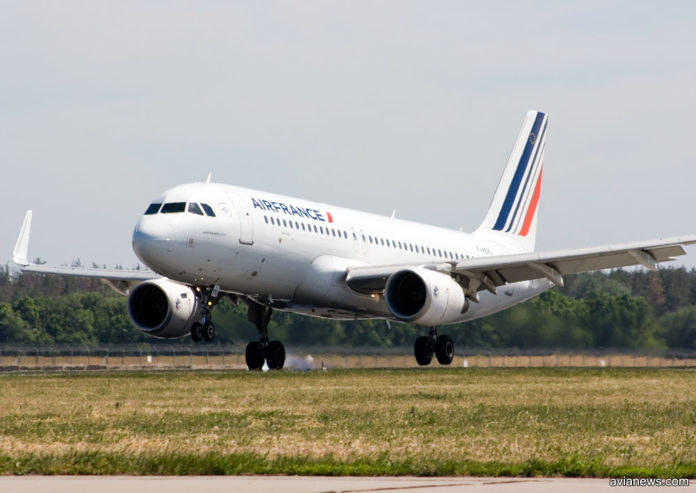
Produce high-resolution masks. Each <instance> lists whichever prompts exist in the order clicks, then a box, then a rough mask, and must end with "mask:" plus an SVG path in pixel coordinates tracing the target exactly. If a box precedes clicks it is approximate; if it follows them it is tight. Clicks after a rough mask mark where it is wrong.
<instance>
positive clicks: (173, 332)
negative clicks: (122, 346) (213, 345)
mask: <svg viewBox="0 0 696 493" xmlns="http://www.w3.org/2000/svg"><path fill="white" fill-rule="evenodd" d="M199 312H200V310H199V307H198V299H197V298H196V295H195V293H194V292H193V290H192V289H191V288H190V287H188V286H185V285H183V284H179V283H177V282H174V281H170V280H169V279H155V280H153V281H145V282H142V283H140V284H138V285H137V286H136V287H135V288H133V290H132V291H131V293H130V295H129V296H128V315H130V318H131V321H132V322H133V324H135V326H136V327H137V328H138V329H139V330H141V331H142V332H145V333H146V334H148V335H151V336H155V337H162V338H166V339H171V338H174V337H182V336H185V335H187V334H188V333H189V331H190V330H191V325H192V324H193V323H194V322H195V321H196V319H197V316H198V315H199Z"/></svg>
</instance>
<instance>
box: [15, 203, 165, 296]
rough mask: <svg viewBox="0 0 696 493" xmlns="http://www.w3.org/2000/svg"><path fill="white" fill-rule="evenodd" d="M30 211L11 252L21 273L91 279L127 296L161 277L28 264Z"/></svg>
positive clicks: (128, 271) (133, 272) (117, 270)
mask: <svg viewBox="0 0 696 493" xmlns="http://www.w3.org/2000/svg"><path fill="white" fill-rule="evenodd" d="M31 218H32V212H31V210H29V211H27V213H26V215H25V216H24V223H22V229H21V230H20V232H19V237H18V238H17V243H16V244H15V247H14V250H13V252H12V261H13V262H14V263H15V264H17V265H19V267H20V268H21V269H22V272H36V273H40V274H55V275H60V276H76V277H92V278H97V279H101V280H102V281H103V282H104V283H105V284H107V285H108V286H109V287H111V288H112V289H114V290H115V291H116V292H118V293H119V294H128V292H129V291H130V289H132V288H133V287H134V286H135V285H137V284H140V283H141V282H143V281H147V280H150V279H157V278H159V277H161V276H159V275H157V274H155V273H154V272H152V271H148V270H134V269H129V270H126V269H97V268H91V267H54V266H49V265H43V264H35V263H32V262H29V259H28V256H29V236H30V234H31Z"/></svg>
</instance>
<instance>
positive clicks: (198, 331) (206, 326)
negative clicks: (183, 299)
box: [191, 286, 220, 342]
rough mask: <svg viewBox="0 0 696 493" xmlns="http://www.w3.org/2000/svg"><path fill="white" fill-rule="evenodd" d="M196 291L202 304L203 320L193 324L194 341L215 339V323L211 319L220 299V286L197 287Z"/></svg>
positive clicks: (192, 335) (192, 334) (192, 336)
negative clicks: (213, 309)
mask: <svg viewBox="0 0 696 493" xmlns="http://www.w3.org/2000/svg"><path fill="white" fill-rule="evenodd" d="M195 292H196V297H197V298H198V302H199V304H200V306H201V321H200V322H194V323H193V325H191V339H192V340H193V342H200V341H202V340H205V341H206V342H210V341H212V340H213V339H215V325H214V324H213V322H212V321H211V309H212V308H213V307H214V306H215V305H216V304H217V302H218V301H219V298H218V295H219V294H220V286H214V287H208V288H204V289H201V288H196V289H195Z"/></svg>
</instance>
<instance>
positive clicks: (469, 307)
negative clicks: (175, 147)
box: [13, 110, 696, 370]
mask: <svg viewBox="0 0 696 493" xmlns="http://www.w3.org/2000/svg"><path fill="white" fill-rule="evenodd" d="M547 129H548V116H547V115H546V114H545V113H543V112H539V111H533V110H532V111H529V112H528V113H527V115H526V118H525V120H524V122H523V125H522V129H521V130H520V133H519V135H518V138H517V140H516V142H515V145H514V147H513V149H512V152H511V154H510V158H509V160H508V162H507V165H506V167H505V169H504V171H503V174H502V177H501V179H500V181H499V183H498V187H497V189H496V191H495V194H494V195H493V199H492V201H491V203H490V206H489V208H488V211H487V213H486V215H485V217H484V219H483V222H482V223H481V225H480V226H479V227H478V229H476V231H474V232H473V233H463V232H460V231H453V230H448V229H444V228H440V227H435V226H431V225H427V224H419V223H415V222H410V221H405V220H402V219H396V218H395V217H393V215H392V217H388V216H380V215H376V214H370V213H366V212H360V211H356V210H352V209H347V208H342V207H336V206H333V205H328V204H323V203H317V202H312V201H309V200H304V199H301V198H294V197H287V196H283V195H278V194H274V193H269V192H264V191H259V190H251V189H247V188H242V187H239V186H232V185H225V184H220V183H211V181H210V176H208V180H206V182H203V183H191V184H186V185H180V186H176V187H174V188H171V189H169V190H167V191H165V192H164V193H163V194H162V195H160V196H159V197H157V198H156V199H154V200H152V201H151V203H150V205H149V206H148V207H147V208H146V210H145V213H144V215H143V216H142V217H141V218H140V220H139V221H138V223H137V224H136V226H135V230H134V232H133V238H132V245H133V250H134V252H135V254H136V255H137V256H138V258H139V259H140V260H141V261H142V262H143V263H144V264H145V265H146V266H147V267H148V268H149V269H151V271H146V270H107V269H89V268H82V267H52V266H47V265H44V264H41V265H39V264H35V263H31V262H29V261H28V248H29V236H30V230H31V219H32V212H31V211H27V214H26V216H25V219H24V223H23V225H22V229H21V230H20V234H19V237H18V239H17V243H16V246H15V249H14V252H13V260H14V262H15V263H16V264H18V265H19V266H20V267H21V269H22V270H23V271H25V272H38V273H46V274H59V275H73V276H89V277H96V278H100V279H102V280H103V281H104V282H106V283H107V284H109V285H110V286H111V287H112V288H114V289H115V290H116V291H118V292H119V293H121V294H124V295H127V296H128V313H129V315H130V318H131V320H132V322H133V324H134V325H135V327H137V328H138V329H139V330H141V331H142V332H144V333H146V334H149V335H151V336H154V337H159V338H178V337H184V336H187V335H190V336H191V338H192V339H193V340H194V341H196V342H197V341H200V340H206V341H210V340H212V339H213V338H214V337H215V326H214V324H213V322H212V316H211V310H212V308H213V307H214V306H215V305H216V304H217V303H218V302H219V301H220V300H221V299H223V298H225V297H226V298H228V299H230V300H231V301H232V302H234V303H245V304H246V305H247V307H248V319H249V321H251V322H252V323H253V324H254V325H255V326H256V328H257V330H258V333H259V340H257V341H251V342H249V344H248V345H247V347H246V354H245V356H246V364H247V366H248V368H249V369H250V370H259V369H261V368H262V367H263V365H264V363H266V364H267V365H268V367H269V368H270V369H281V368H283V365H284V362H285V348H284V346H283V344H282V342H280V341H277V340H271V334H269V330H268V323H269V321H270V319H271V315H272V312H273V310H286V311H290V312H294V313H299V314H303V315H309V316H315V317H325V318H331V319H344V320H355V319H374V318H377V319H387V320H397V321H402V322H407V323H411V324H415V325H417V326H420V327H422V328H423V330H424V332H427V333H426V334H424V335H422V336H420V337H418V338H417V339H416V341H415V343H414V356H415V358H416V361H417V363H418V364H419V365H422V366H425V365H428V364H430V363H431V361H432V359H433V356H435V357H436V358H437V361H438V362H439V363H440V364H442V365H449V364H450V363H451V362H452V360H453V358H454V343H453V341H452V339H451V338H450V337H449V336H448V335H446V334H438V329H439V328H441V327H443V326H446V325H449V324H454V323H459V322H464V321H467V320H473V319H476V318H480V317H484V316H486V315H490V314H492V313H495V312H498V311H500V310H504V309H506V308H508V307H510V306H512V305H514V304H517V303H520V302H522V301H525V300H527V299H529V298H531V297H533V296H536V295H538V294H540V293H542V292H543V291H546V290H547V289H549V288H551V287H553V286H562V285H563V276H564V275H566V274H572V273H578V272H585V271H592V270H601V269H609V268H617V267H626V266H634V265H638V266H643V267H645V268H647V269H652V270H655V269H657V265H658V263H660V262H665V261H669V260H674V258H675V257H677V256H680V255H684V254H685V251H684V248H683V247H684V246H686V245H691V244H693V243H696V235H689V236H684V237H676V238H668V239H657V240H651V241H639V242H634V243H626V244H619V245H609V246H600V247H593V248H578V249H569V250H560V251H552V252H536V251H535V241H536V231H537V222H538V209H539V207H538V206H539V199H540V190H541V179H542V168H543V162H544V152H545V149H546V140H547Z"/></svg>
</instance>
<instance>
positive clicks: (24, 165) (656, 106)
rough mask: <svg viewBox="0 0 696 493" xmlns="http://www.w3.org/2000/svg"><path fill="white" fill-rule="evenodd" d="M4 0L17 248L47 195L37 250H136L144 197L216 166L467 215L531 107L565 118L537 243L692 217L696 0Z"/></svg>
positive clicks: (265, 184) (550, 146)
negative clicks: (25, 224)
mask: <svg viewBox="0 0 696 493" xmlns="http://www.w3.org/2000/svg"><path fill="white" fill-rule="evenodd" d="M0 12H2V14H1V15H0V163H1V166H2V183H3V187H2V188H3V192H4V193H3V194H2V204H3V207H2V209H3V214H2V217H1V218H0V230H1V231H2V236H1V238H2V242H1V243H0V250H1V251H2V252H4V253H2V254H0V260H2V259H5V260H9V258H10V257H11V251H12V247H13V245H14V242H15V239H16V236H17V233H18V231H19V228H20V225H21V222H22V217H23V215H24V211H25V210H26V209H29V208H32V209H33V210H34V224H33V231H32V238H31V249H30V252H29V253H30V257H31V258H35V257H41V258H43V259H45V260H48V261H49V262H50V263H54V264H64V263H69V262H71V261H72V260H74V259H77V258H79V259H81V260H82V262H83V263H84V264H89V263H91V262H92V261H95V262H97V263H99V264H107V265H109V266H111V265H114V264H123V265H124V266H133V265H135V264H136V263H137V259H136V257H135V256H134V255H133V253H132V251H131V246H130V240H131V234H132V229H133V226H134V225H135V223H136V221H137V220H138V218H139V216H140V215H141V214H142V212H143V211H144V210H145V208H146V206H147V205H148V203H149V202H150V199H151V198H153V197H154V196H156V195H158V194H160V193H161V192H162V191H163V190H165V189H167V188H169V187H171V186H173V185H176V184H180V183H186V182H191V181H203V180H204V179H205V177H206V175H207V174H208V172H212V176H213V180H214V181H219V182H226V183H233V184H237V185H240V186H245V187H251V188H259V189H264V190H268V191H272V192H276V193H282V194H287V195H293V196H301V197H303V198H307V199H314V200H319V201H323V202H328V203H331V204H336V205H340V206H346V207H351V208H356V209H362V210H366V211H370V212H375V213H384V214H390V213H391V211H392V209H396V210H397V216H398V217H401V218H404V219H410V220H415V221H423V222H429V223H434V224H437V225H441V226H445V227H451V228H459V227H460V226H461V227H462V228H463V229H464V230H473V229H475V228H476V226H477V225H478V223H479V222H480V221H481V219H482V218H483V215H484V213H485V211H486V209H487V207H488V204H489V201H490V199H491V197H492V194H493V191H494V189H495V186H496V183H497V181H498V178H499V176H500V174H501V172H502V169H503V166H504V164H505V162H506V160H507V157H508V153H509V152H510V149H511V147H512V144H513V143H514V140H515V138H516V136H517V132H518V130H519V127H520V125H521V124H522V120H523V118H524V115H525V112H526V111H527V110H528V109H532V108H533V109H538V110H542V111H545V112H547V113H549V115H550V126H549V138H548V143H547V151H546V162H545V167H544V179H543V186H542V194H541V202H540V212H539V214H540V216H539V227H538V241H537V248H538V249H541V250H548V249H558V248H571V247H578V246H589V245H596V244H605V243H610V242H622V241H630V240H639V239H653V238H657V237H661V236H672V235H680V234H691V233H696V220H694V214H695V213H696V204H695V202H696V201H695V200H694V199H693V195H694V193H693V190H694V188H695V187H696V183H694V182H695V181H696V180H695V179H696V123H695V121H696V118H695V116H694V114H695V110H696V49H695V48H696V29H695V28H694V26H696V2H693V1H685V2H678V1H671V2H637V1H626V2H618V1H616V2H590V1H583V2H577V3H575V4H571V3H569V2H552V1H548V2H543V1H539V2H533V1H519V2H518V1H514V2H513V1H509V2H462V1H457V2H449V1H433V0H428V1H420V2H413V1H403V0H399V1H374V0H372V1H366V2H361V1H356V0H350V1H343V2H332V1H316V2H315V1H298V2H290V1H284V2H271V1H257V0H253V1H251V0H250V1H245V2H220V1H201V0H196V1H191V2H174V1H167V2H163V1H149V2H129V1H123V0H119V1H111V2H99V1H95V0H89V1H85V2H71V1H60V2H54V1H47V2H32V1H15V2H8V1H1V0H0ZM689 253H690V257H691V258H689V259H688V260H687V264H688V265H696V248H692V249H690V252H689ZM2 261H4V260H2Z"/></svg>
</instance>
